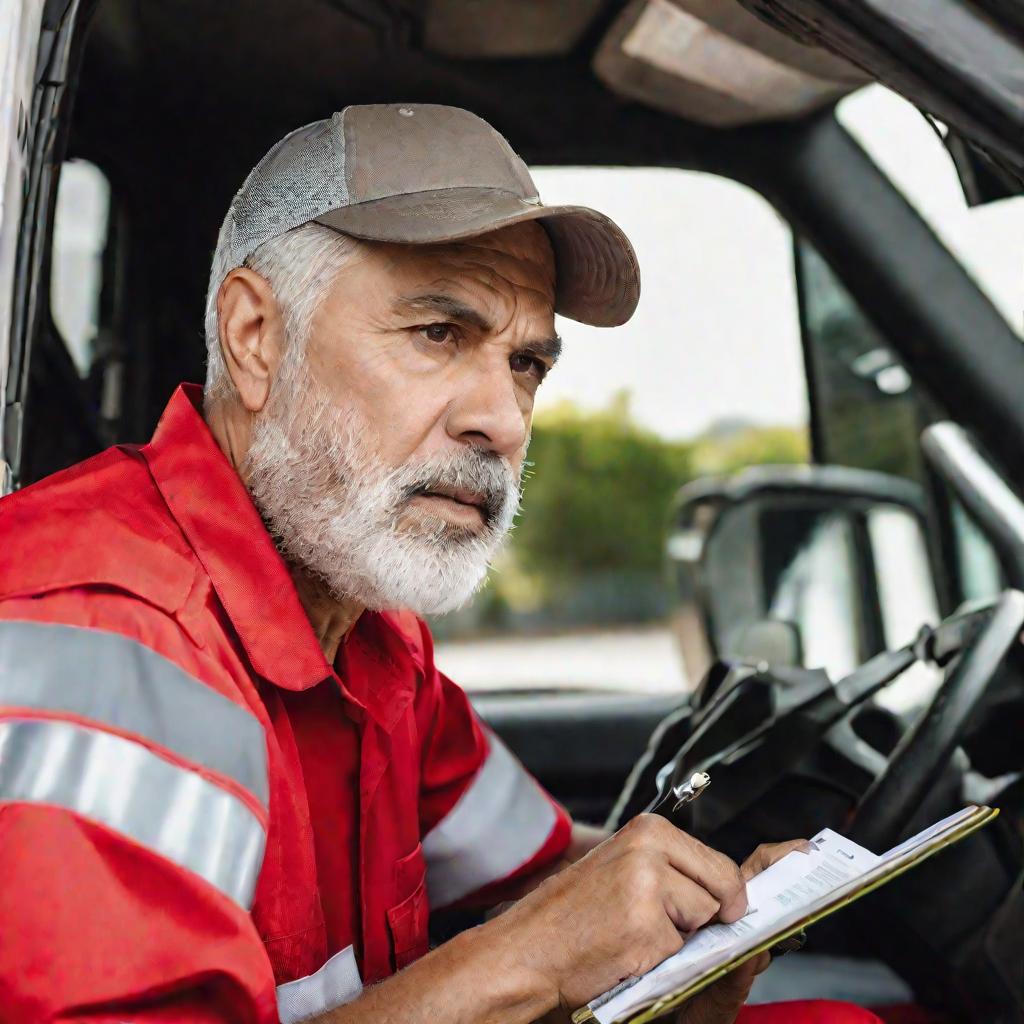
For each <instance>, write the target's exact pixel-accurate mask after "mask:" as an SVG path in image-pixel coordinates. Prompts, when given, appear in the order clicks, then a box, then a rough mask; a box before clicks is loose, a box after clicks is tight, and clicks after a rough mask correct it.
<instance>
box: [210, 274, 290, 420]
mask: <svg viewBox="0 0 1024 1024" xmlns="http://www.w3.org/2000/svg"><path fill="white" fill-rule="evenodd" d="M217 322H218V325H219V331H220V351H221V355H222V356H223V357H224V364H225V366H226V367H227V371H228V374H229V376H230V377H231V380H232V381H233V382H234V385H235V389H236V390H237V392H238V397H239V400H240V401H241V403H242V405H243V406H244V407H245V408H246V409H247V410H248V411H249V412H259V411H260V410H261V409H262V408H263V406H264V405H265V404H266V401H267V397H268V396H269V394H270V385H271V384H272V383H273V380H274V376H275V375H276V374H277V370H278V367H279V366H280V364H281V355H282V353H283V352H284V341H285V331H284V317H283V316H282V315H281V309H280V307H279V306H278V304H277V300H276V299H275V298H274V294H273V292H272V291H271V290H270V285H269V284H268V283H267V281H266V280H265V279H264V278H262V277H260V275H259V274H257V273H256V272H255V271H252V270H249V269H248V267H237V268H236V269H235V270H232V271H231V273H230V274H228V276H227V277H225V278H224V282H223V283H222V284H221V286H220V291H219V292H218V293H217Z"/></svg>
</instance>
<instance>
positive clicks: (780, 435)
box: [693, 426, 810, 476]
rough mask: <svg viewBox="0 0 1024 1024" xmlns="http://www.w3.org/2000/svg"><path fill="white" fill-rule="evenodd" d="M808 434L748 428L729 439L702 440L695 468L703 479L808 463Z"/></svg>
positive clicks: (792, 429)
mask: <svg viewBox="0 0 1024 1024" xmlns="http://www.w3.org/2000/svg"><path fill="white" fill-rule="evenodd" d="M809 458H810V445H809V443H808V438H807V432H806V431H805V430H800V429H797V428H796V427H753V426H751V427H745V428H743V429H741V430H737V431H735V432H733V433H730V434H728V435H726V436H719V437H716V436H707V435H705V436H704V437H703V438H699V439H698V440H697V442H696V444H695V447H694V455H693V461H694V467H695V469H696V471H697V473H698V474H699V475H701V476H704V475H709V476H718V475H723V474H730V473H735V472H737V471H739V470H741V469H744V468H746V467H747V466H760V465H780V464H783V463H793V462H796V463H800V462H807V461H808V459H809Z"/></svg>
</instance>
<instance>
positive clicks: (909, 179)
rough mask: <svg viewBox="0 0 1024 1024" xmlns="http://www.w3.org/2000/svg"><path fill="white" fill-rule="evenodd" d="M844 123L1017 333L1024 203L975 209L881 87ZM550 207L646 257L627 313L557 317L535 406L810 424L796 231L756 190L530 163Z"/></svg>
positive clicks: (676, 423) (912, 116) (683, 431)
mask: <svg viewBox="0 0 1024 1024" xmlns="http://www.w3.org/2000/svg"><path fill="white" fill-rule="evenodd" d="M839 117H840V120H841V121H843V123H844V124H845V125H846V127H847V128H848V129H849V130H850V131H851V132H852V133H853V134H854V135H855V136H856V137H857V138H858V139H859V140H860V142H861V144H862V145H863V146H865V148H866V149H867V150H868V152H869V153H870V154H871V155H872V157H873V158H874V159H875V161H876V163H878V164H879V165H880V166H881V167H882V169H883V170H885V171H886V173H887V174H889V176H890V177H891V178H892V179H893V180H894V181H895V182H896V184H897V185H898V186H899V187H900V188H901V189H902V190H903V192H904V194H905V195H906V196H907V198H908V199H910V201H911V202H912V203H914V205H915V206H916V207H917V208H918V210H919V212H921V213H922V215H923V216H924V217H925V218H926V219H927V220H928V221H929V222H930V223H931V224H932V226H933V227H934V228H935V230H936V232H937V233H938V234H939V237H940V238H942V240H943V241H944V243H945V244H946V245H947V246H948V247H949V248H950V249H952V250H953V252H954V253H956V255H957V256H958V257H959V258H960V259H961V260H962V261H963V262H964V263H965V265H966V266H967V267H968V269H969V270H970V271H971V273H972V274H973V275H974V277H975V279H976V280H978V282H979V284H981V286H982V287H983V288H984V289H985V290H986V292H988V294H989V295H990V297H991V298H992V299H993V301H994V302H995V303H996V305H997V306H998V307H999V308H1000V309H1001V310H1002V311H1003V312H1004V314H1005V315H1006V316H1007V319H1009V320H1010V321H1011V322H1012V323H1013V324H1014V326H1015V328H1016V329H1017V330H1018V331H1022V326H1024V325H1022V321H1024V313H1022V309H1024V197H1018V198H1015V199H1012V200H1008V201H1003V202H1000V203H996V204H993V205H991V206H988V207H983V208H980V209H977V210H968V209H967V207H966V204H965V202H964V199H963V193H962V192H961V190H960V185H959V182H958V181H957V178H956V173H955V171H954V169H953V165H952V162H951V161H950V159H949V156H948V155H947V154H946V152H945V150H944V149H943V147H942V144H941V142H940V141H939V139H938V138H937V137H936V136H935V133H934V131H933V130H932V129H931V128H930V127H929V126H928V124H927V123H926V122H925V120H924V119H923V117H922V116H921V115H920V114H919V113H918V112H917V111H916V110H914V108H913V107H911V106H910V105H909V104H907V103H906V102H905V101H903V100H902V99H900V98H899V97H897V96H895V95H894V94H892V93H890V92H888V91H887V90H885V89H883V88H882V87H880V86H871V87H869V88H867V89H863V90H861V91H860V92H858V93H856V94H854V95H853V96H851V97H848V98H847V99H846V100H844V101H843V103H842V104H841V105H840V109H839ZM533 174H534V178H535V180H536V183H537V186H538V188H539V189H540V194H541V197H542V198H543V200H544V202H545V203H549V204H554V203H578V204H583V205H587V206H593V207H595V208H596V209H598V210H601V211H602V212H604V213H607V214H608V215H609V216H611V217H612V218H613V219H614V220H615V221H616V222H617V223H618V224H619V225H620V226H621V227H622V228H623V229H624V230H625V232H626V234H627V235H628V236H629V237H630V239H631V241H632V242H633V245H634V247H635V249H636V251H637V256H638V258H639V261H640V270H641V277H642V294H641V298H640V305H639V307H638V309H637V312H636V314H635V315H634V317H633V319H632V320H631V321H630V322H629V323H628V324H626V325H625V326H623V327H620V328H611V329H608V328H593V327H586V326H584V325H582V324H577V323H575V322H573V321H570V320H565V319H560V321H559V331H560V333H561V334H562V336H563V338H564V339H565V349H564V352H563V355H562V359H561V361H560V362H559V365H558V367H557V368H556V369H555V371H554V372H553V373H552V374H551V375H550V377H549V378H548V379H547V380H546V381H545V383H544V385H543V386H542V388H541V392H540V395H539V396H538V411H542V410H543V409H544V408H545V407H549V406H550V405H552V404H554V403H557V402H559V401H561V400H564V399H566V398H569V399H572V400H573V401H575V402H577V403H578V404H580V405H583V406H584V407H590V408H596V407H601V406H603V405H605V404H607V402H608V401H609V399H610V398H611V397H612V396H613V395H614V394H615V393H616V392H617V391H619V390H621V389H623V388H626V389H628V390H629V391H630V392H631V394H632V400H633V401H632V408H633V412H634V415H635V417H636V418H637V420H639V421H640V422H641V423H642V424H643V425H645V426H647V427H649V428H651V429H653V430H654V431H656V432H657V433H659V434H661V435H663V436H665V437H671V438H686V437H692V436H694V435H695V434H698V433H700V432H702V431H703V430H705V429H706V428H707V427H708V426H710V425H711V424H713V423H715V422H716V421H719V420H722V419H733V418H737V417H739V418H743V419H747V420H750V421H752V422H755V423H762V424H787V425H797V426H799V425H804V424H806V421H807V401H806V389H805V384H804V379H803V362H802V357H801V353H800V340H799V325H798V321H797V312H796V295H795V289H794V283H793V267H792V254H791V244H792V243H791V236H790V232H789V229H788V227H787V226H786V224H785V222H784V221H782V219H781V218H780V217H779V216H778V215H777V214H776V213H775V211H774V210H773V208H772V207H771V206H770V205H769V204H768V203H767V201H766V200H764V199H763V198H762V197H761V196H760V195H758V194H757V193H755V192H753V191H752V190H750V189H748V188H746V187H745V186H743V185H740V184H738V183H736V182H732V181H729V180H728V179H724V178H719V177H716V176H714V175H710V174H703V173H700V172H696V171H681V170H673V169H664V168H646V169H645V168H593V167H591V168H586V167H583V168H580V167H571V168H533Z"/></svg>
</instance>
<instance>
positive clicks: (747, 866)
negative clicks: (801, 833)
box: [740, 839, 811, 882]
mask: <svg viewBox="0 0 1024 1024" xmlns="http://www.w3.org/2000/svg"><path fill="white" fill-rule="evenodd" d="M810 852H811V844H810V843H809V842H808V841H807V840H806V839H791V840H790V841H789V842H786V843H762V844H761V845H760V846H759V847H758V848H757V849H756V850H755V851H754V852H753V853H752V854H751V855H750V856H749V857H748V858H747V859H746V860H745V861H744V862H743V864H742V866H741V867H740V874H741V875H742V877H743V881H744V882H749V881H750V880H751V879H752V878H753V877H754V876H755V875H759V874H761V872H762V871H764V869H765V868H770V867H771V866H772V865H773V864H774V863H776V861H780V860H782V858H783V857H785V856H787V854H790V853H810Z"/></svg>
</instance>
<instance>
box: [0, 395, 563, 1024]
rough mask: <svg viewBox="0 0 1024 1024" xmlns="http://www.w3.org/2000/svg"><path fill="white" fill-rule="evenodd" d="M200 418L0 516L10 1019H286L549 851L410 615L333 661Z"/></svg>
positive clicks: (6, 1010)
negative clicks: (433, 915) (452, 907)
mask: <svg viewBox="0 0 1024 1024" xmlns="http://www.w3.org/2000/svg"><path fill="white" fill-rule="evenodd" d="M199 402H200V393H199V390H198V389H197V388H191V387H185V388H182V389H179V391H178V392H176V393H175V395H174V397H173V398H172V399H171V402H170V404H169V405H168V407H167V409H166V411H165V413H164V415H163V418H162V419H161V421H160V424H159V426H158V428H157V431H156V434H155V436H154V438H153V440H152V442H151V443H150V444H148V445H146V446H144V447H141V448H138V447H132V446H122V447H118V448H114V449H111V450H110V451H107V452H105V453H103V454H102V455H99V456H97V457H96V458H94V459H91V460H89V461H87V462H85V463H83V464H81V465H79V466H76V467H73V468H72V469H70V470H67V471H65V472H63V473H59V474H57V475H55V476H53V477H51V478H49V479H47V480H44V481H42V482H40V483H39V484H36V485H34V486H32V487H29V488H26V489H25V490H23V491H21V492H19V493H17V494H16V495H13V496H11V497H8V498H6V499H4V500H3V501H2V502H0V537H2V538H3V540H2V544H0V879H2V882H0V922H2V924H0V1020H2V1021H4V1022H19V1021H29V1022H32V1024H39V1022H44V1021H54V1020H60V1021H71V1020H74V1021H90V1022H99V1021H103V1022H107V1021H125V1020H131V1021H134V1022H142V1021H147V1022H148V1021H176V1022H179V1021H180V1022H200V1021H202V1022H214V1021H218V1022H221V1021H228V1020H230V1021H253V1022H261V1024H264V1022H266V1024H269V1022H277V1021H278V1020H281V1021H285V1022H288V1021H292V1020H298V1019H300V1018H301V1017H303V1016H306V1015H309V1014H311V1013H315V1012H318V1011H323V1010H325V1009H327V1008H330V1007H331V1006H335V1005H339V1004H341V1003H343V1002H346V1001H348V1000H351V999H352V998H354V997H355V996H356V995H358V993H359V991H360V988H361V986H362V985H364V984H369V983H371V982H374V981H377V980H379V979H381V978H384V977H386V976H387V975H389V974H391V973H392V972H394V971H395V970H396V969H398V968H400V967H402V966H403V965H405V964H406V963H408V962H410V961H411V960H413V959H415V958H416V957H417V956H419V955H421V954H422V953H424V952H425V951H426V948H427V914H428V911H429V909H430V908H431V907H437V906H441V905H444V904H447V903H452V902H455V901H458V900H462V899H464V898H467V897H471V896H472V895H473V894H479V893H481V892H482V891H484V890H488V891H491V892H493V891H495V887H497V888H498V889H500V886H501V884H502V883H504V882H507V881H508V880H510V879H512V878H516V877H519V876H522V875H524V874H527V873H529V872H531V871H533V870H535V869H537V868H540V867H542V866H543V865H544V864H546V863H549V862H551V861H552V860H554V859H555V858H557V857H559V856H560V855H561V853H562V852H563V851H564V849H565V846H566V844H567V842H568V838H569V831H570V822H569V819H568V817H567V816H566V814H565V813H564V811H562V810H561V809H560V808H559V807H558V806H557V805H556V804H555V803H554V802H553V801H552V800H551V799H550V798H549V797H548V796H547V795H546V794H544V792H543V791H542V790H541V789H540V787H539V786H538V785H537V784H536V783H535V782H534V781H533V779H532V778H531V777H530V776H529V775H528V774H527V773H526V772H525V770H524V769H523V768H522V767H521V766H520V765H519V763H518V762H517V761H516V760H515V758H514V757H512V755H511V754H509V753H508V752H507V751H506V750H505V748H504V747H502V745H501V744H500V742H499V741H498V740H497V739H496V738H495V737H494V736H493V735H491V734H490V733H489V732H488V731H487V730H486V728H485V727H483V726H482V725H481V723H480V722H479V721H478V720H477V719H476V717H475V716H474V714H473V712H472V710H471V708H470V706H469V703H468V701H467V700H466V698H465V695H464V694H463V693H462V692H461V691H460V690H459V689H458V688H457V687H456V686H455V685H454V684H452V683H451V682H449V681H448V680H447V679H445V678H444V676H442V675H441V674H440V673H439V672H438V671H437V670H436V668H435V667H434V664H433V657H432V651H431V644H430V637H429V634H428V632H427V630H426V628H425V627H424V626H423V625H422V624H421V623H419V622H417V621H416V620H415V619H414V618H412V617H411V616H407V615H398V614H395V615H392V614H384V613H380V614H370V613H367V614H365V615H364V616H363V617H362V618H361V619H360V621H359V623H358V624H357V626H356V628H355V630H354V631H353V633H352V635H351V636H350V637H349V639H348V640H347V642H346V643H345V645H344V648H343V651H342V653H341V654H340V656H339V659H338V661H337V662H336V663H335V665H334V666H332V665H329V664H327V662H326V661H325V660H324V657H323V654H322V653H321V650H320V647H319V645H318V642H317V639H316V637H315V635H314V633H313V631H312V629H311V627H310V625H309V622H308V620H307V619H306V617H305V615H304V612H303V609H302V606H301V604H300V603H299V600H298V596H297V594H296V592H295V589H294V587H293V585H292V582H291V578H290V576H289V574H288V572H287V569H286V567H285V565H284V563H283V562H282V560H281V558H280V557H279V555H278V553H277V551H276V549H275V547H274V544H273V542H272V540H271V538H270V536H269V535H268V533H267V531H266V529H265V528H264V526H263V524H262V522H261V520H260V518H259V515H258V513H257V512H256V509H255V508H254V506H253V505H252V503H251V501H250V499H249V496H248V494H247V492H246V490H245V488H244V486H243V485H242V483H241V481H240V480H239V478H238V476H237V475H236V473H235V472H234V470H233V469H232V467H231V465H230V464H229V463H228V461H227V460H226V458H225V457H224V456H223V454H222V453H221V451H220V449H219V448H218V446H217V445H216V443H215V442H214V440H213V438H212V436H211V435H210V433H209V431H208V430H207V428H206V425H205V423H204V422H203V420H202V418H201V416H200V414H199V412H198V405H199ZM318 854H319V855H318Z"/></svg>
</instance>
